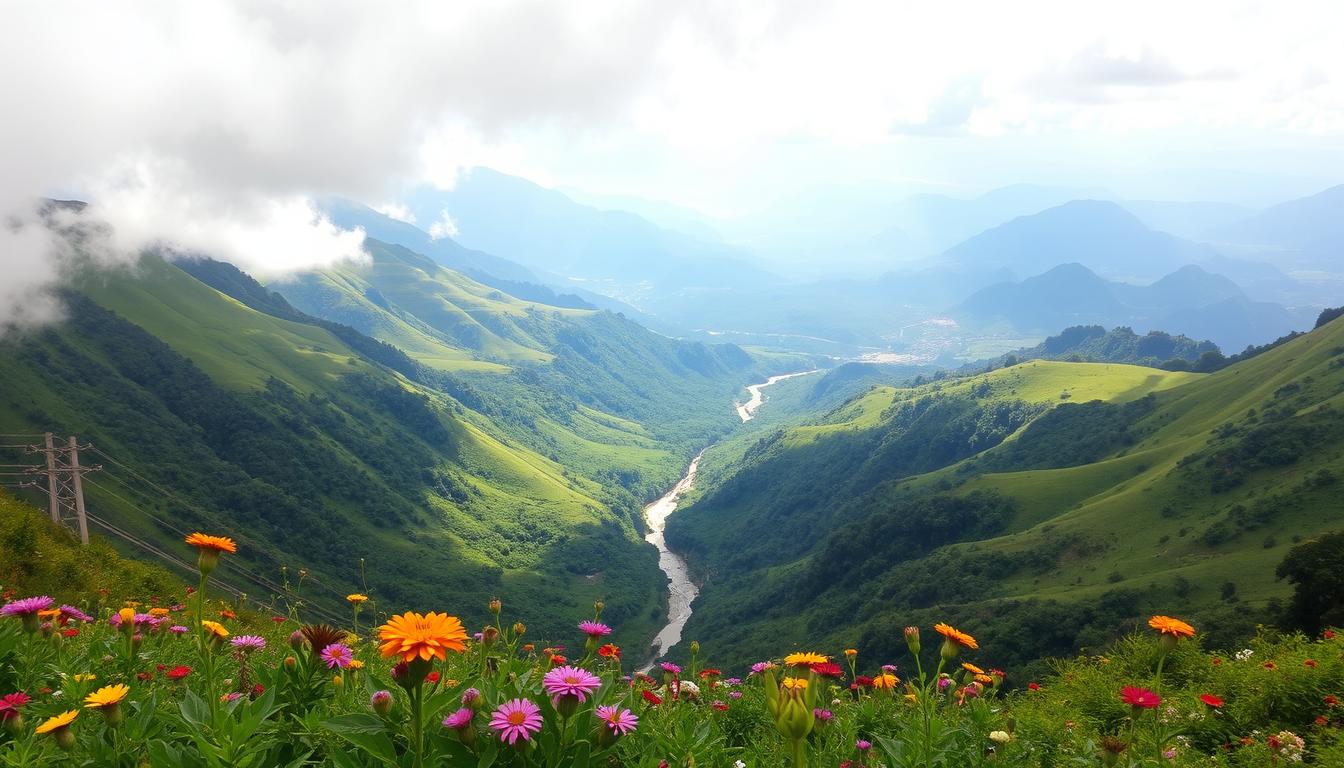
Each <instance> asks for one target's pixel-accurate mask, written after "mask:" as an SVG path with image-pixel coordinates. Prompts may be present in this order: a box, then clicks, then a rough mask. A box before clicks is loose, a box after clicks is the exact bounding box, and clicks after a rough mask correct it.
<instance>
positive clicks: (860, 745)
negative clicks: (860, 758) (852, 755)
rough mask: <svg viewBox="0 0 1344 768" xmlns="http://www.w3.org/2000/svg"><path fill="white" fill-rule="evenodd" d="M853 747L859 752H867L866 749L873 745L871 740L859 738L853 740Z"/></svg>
mask: <svg viewBox="0 0 1344 768" xmlns="http://www.w3.org/2000/svg"><path fill="white" fill-rule="evenodd" d="M854 748H855V749H857V750H859V751H860V752H867V751H868V750H870V749H872V748H873V745H872V742H869V741H864V740H863V739H859V740H858V741H856V742H854Z"/></svg>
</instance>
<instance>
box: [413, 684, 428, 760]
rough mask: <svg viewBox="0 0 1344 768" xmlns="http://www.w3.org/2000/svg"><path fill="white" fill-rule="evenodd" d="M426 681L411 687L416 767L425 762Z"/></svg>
mask: <svg viewBox="0 0 1344 768" xmlns="http://www.w3.org/2000/svg"><path fill="white" fill-rule="evenodd" d="M424 685H425V684H424V681H423V680H422V681H421V682H419V683H417V684H416V686H415V688H413V689H411V747H412V748H413V749H414V750H415V762H414V763H413V765H414V766H415V768H423V766H424V764H425V721H424V717H423V716H422V713H421V709H422V708H423V706H424V695H425V690H424Z"/></svg>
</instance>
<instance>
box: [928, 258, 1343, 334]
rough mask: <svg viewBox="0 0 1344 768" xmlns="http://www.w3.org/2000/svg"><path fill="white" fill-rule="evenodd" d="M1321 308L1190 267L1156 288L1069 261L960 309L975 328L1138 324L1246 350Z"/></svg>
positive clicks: (1307, 322)
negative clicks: (1275, 298)
mask: <svg viewBox="0 0 1344 768" xmlns="http://www.w3.org/2000/svg"><path fill="white" fill-rule="evenodd" d="M1317 311H1318V310H1314V309H1302V310H1293V309H1288V308H1286V307H1283V306H1282V305H1279V304H1272V303H1269V302H1256V301H1252V300H1251V299H1249V298H1248V297H1247V296H1246V294H1245V293H1244V292H1243V291H1242V290H1241V289H1240V288H1239V287H1238V286H1237V285H1236V284H1235V283H1233V282H1232V281H1231V280H1228V279H1227V278H1225V277H1223V276H1221V275H1215V274H1211V273H1209V272H1206V271H1205V270H1203V269H1202V268H1200V267H1197V266H1194V265H1190V266H1185V267H1181V268H1180V269H1178V270H1176V271H1175V272H1172V273H1171V274H1169V275H1166V276H1165V277H1163V278H1162V279H1160V280H1157V281H1155V282H1153V283H1151V284H1149V285H1132V284H1129V283H1121V282H1116V281H1112V280H1106V279H1105V278H1102V277H1100V276H1099V275H1097V274H1096V273H1095V272H1093V271H1092V270H1090V269H1088V268H1087V267H1085V266H1083V265H1081V264H1076V263H1071V264H1062V265H1060V266H1057V267H1055V268H1053V269H1050V270H1047V271H1046V272H1044V273H1042V274H1040V275H1036V276H1034V277H1030V278H1027V279H1026V280H1023V281H1021V282H1008V283H999V284H997V285H992V286H989V287H988V288H984V289H982V290H980V291H977V292H976V293H974V294H972V295H971V296H970V297H969V298H968V299H966V300H965V301H964V302H962V303H961V304H960V305H959V306H957V307H956V308H955V309H953V310H952V315H953V317H955V318H957V319H958V322H961V323H963V324H965V325H968V326H971V327H988V326H991V325H994V324H1001V325H1006V326H1008V327H1010V328H1012V329H1014V330H1017V331H1021V332H1049V331H1051V330H1053V329H1058V328H1064V327H1067V326H1072V325H1105V326H1116V325H1125V326H1131V327H1133V328H1135V329H1136V330H1138V331H1140V332H1146V331H1149V330H1166V331H1170V332H1174V333H1182V334H1185V335H1187V336H1191V337H1193V338H1206V339H1211V340H1213V341H1214V342H1215V343H1217V344H1218V345H1219V346H1220V347H1222V348H1223V349H1226V350H1229V351H1233V352H1236V351H1240V350H1242V349H1244V348H1245V347H1247V346H1249V345H1252V344H1259V343H1263V342H1265V341H1267V340H1269V339H1273V338H1276V337H1277V336H1282V335H1284V334H1286V333H1288V332H1290V331H1294V330H1301V329H1303V328H1310V327H1311V322H1312V320H1314V318H1315V316H1316V313H1317Z"/></svg>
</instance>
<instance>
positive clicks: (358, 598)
mask: <svg viewBox="0 0 1344 768" xmlns="http://www.w3.org/2000/svg"><path fill="white" fill-rule="evenodd" d="M345 599H346V600H349V601H350V602H351V603H353V604H355V605H359V604H360V603H367V602H368V601H369V596H368V595H361V594H359V593H358V592H356V593H354V594H353V595H346V596H345Z"/></svg>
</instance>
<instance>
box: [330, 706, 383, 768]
mask: <svg viewBox="0 0 1344 768" xmlns="http://www.w3.org/2000/svg"><path fill="white" fill-rule="evenodd" d="M322 727H324V728H326V729H327V730H329V731H331V732H332V733H335V734H336V735H337V736H340V737H341V738H343V739H345V740H346V741H348V742H350V743H351V744H354V745H355V746H357V747H359V748H360V749H362V750H364V751H365V752H367V753H369V755H370V756H371V757H373V758H375V759H377V760H379V761H380V762H382V763H384V764H386V765H396V764H397V752H396V750H395V749H394V748H393V746H392V739H390V738H388V736H387V732H386V731H387V726H386V725H385V724H384V723H383V721H382V720H381V719H379V718H378V717H375V716H374V715H371V714H368V713H365V712H356V713H353V714H349V715H340V716H338V717H333V718H331V719H330V720H326V721H324V722H323V723H322Z"/></svg>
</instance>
